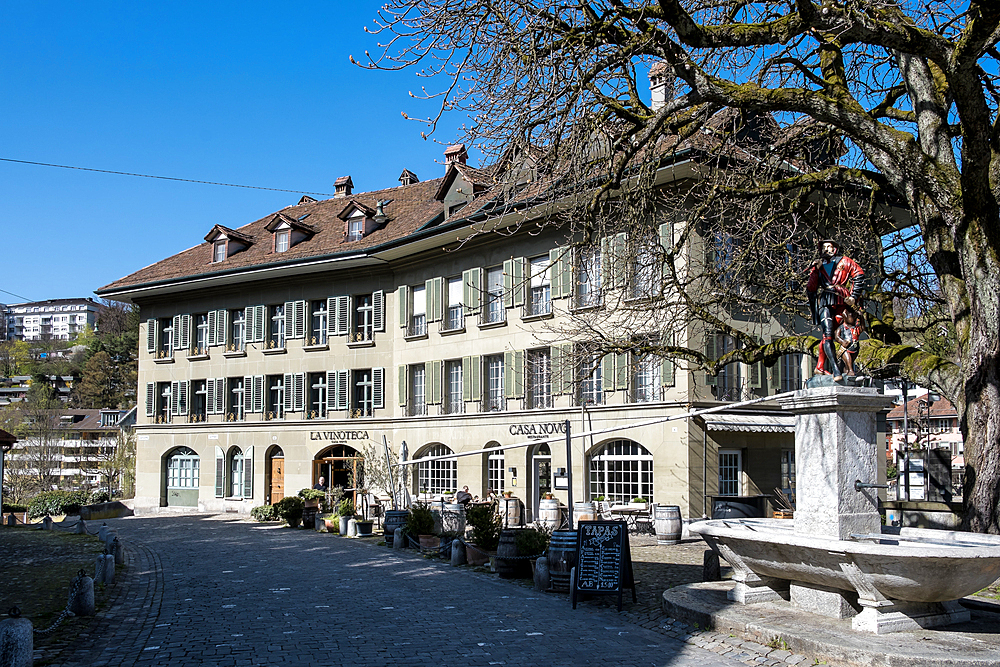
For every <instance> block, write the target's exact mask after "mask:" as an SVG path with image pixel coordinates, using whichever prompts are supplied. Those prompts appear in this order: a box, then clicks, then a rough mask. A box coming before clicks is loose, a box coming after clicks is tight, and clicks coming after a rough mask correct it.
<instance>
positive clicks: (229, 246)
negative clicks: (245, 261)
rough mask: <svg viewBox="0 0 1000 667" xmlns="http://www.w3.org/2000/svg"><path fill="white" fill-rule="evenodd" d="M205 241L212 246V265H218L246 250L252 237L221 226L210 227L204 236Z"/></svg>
mask: <svg viewBox="0 0 1000 667" xmlns="http://www.w3.org/2000/svg"><path fill="white" fill-rule="evenodd" d="M205 240H206V241H208V242H209V243H210V244H211V245H212V263H213V264H218V263H219V262H221V261H223V260H225V259H226V258H227V257H229V256H230V255H235V254H236V253H238V252H240V251H241V250H246V249H247V248H249V247H250V246H251V245H253V242H254V238H253V237H252V236H249V235H247V234H242V233H240V232H238V231H236V230H234V229H229V228H228V227H223V226H222V225H215V226H214V227H212V231H210V232H209V233H208V234H207V235H205Z"/></svg>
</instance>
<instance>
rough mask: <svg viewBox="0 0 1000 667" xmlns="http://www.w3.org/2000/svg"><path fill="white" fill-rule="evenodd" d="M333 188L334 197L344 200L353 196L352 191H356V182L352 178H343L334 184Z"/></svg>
mask: <svg viewBox="0 0 1000 667" xmlns="http://www.w3.org/2000/svg"><path fill="white" fill-rule="evenodd" d="M333 187H334V191H333V196H334V197H335V198H337V199H342V198H344V197H350V196H351V191H352V190H353V189H354V182H353V181H352V180H351V177H350V176H341V177H340V178H338V179H337V180H336V181H335V182H334V184H333Z"/></svg>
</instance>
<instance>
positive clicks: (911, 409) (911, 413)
mask: <svg viewBox="0 0 1000 667" xmlns="http://www.w3.org/2000/svg"><path fill="white" fill-rule="evenodd" d="M925 400H927V396H926V395H924V396H920V397H918V398H914V399H912V400H910V401H907V403H906V414H907V417H908V418H909V419H916V418H917V417H918V415H919V416H923V415H922V414H921V413H920V405H919V404H920V401H925ZM945 417H958V410H956V409H955V406H954V405H952V404H951V401H949V400H948V399H947V398H945V397H943V396H942V397H941V398H939V399H938V400H936V401H934V402H933V403H931V409H930V418H931V419H943V418H945ZM885 418H886V419H887V420H889V421H895V420H902V419H903V406H902V405H897V406H896V407H894V408H893V409H892V410H890V411H889V414H888V415H886V417H885Z"/></svg>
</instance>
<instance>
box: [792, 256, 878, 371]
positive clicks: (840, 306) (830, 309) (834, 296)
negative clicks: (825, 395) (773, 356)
mask: <svg viewBox="0 0 1000 667" xmlns="http://www.w3.org/2000/svg"><path fill="white" fill-rule="evenodd" d="M818 249H819V253H820V256H819V258H818V259H816V260H814V261H813V263H812V266H811V268H810V270H809V281H808V282H807V283H806V292H807V293H808V295H809V310H810V311H811V312H812V319H813V324H818V325H819V326H820V328H821V330H822V334H823V336H822V339H821V341H820V345H819V361H818V362H817V364H816V374H817V375H820V374H824V375H833V376H834V377H833V379H834V381H835V382H840V381H841V380H843V379H844V378H843V374H842V373H841V371H840V367H839V365H838V364H837V355H836V353H835V351H834V347H833V333H834V330H835V329H836V327H837V318H838V316H841V315H842V314H843V312H844V309H845V308H853V309H854V310H856V311H858V312H860V309H861V304H860V301H861V297H862V295H863V294H864V291H865V272H864V271H863V270H862V269H861V267H860V266H859V265H858V263H857V262H855V261H854V260H853V259H851V258H850V257H846V256H844V255H842V254H841V252H840V243H838V242H837V241H835V240H834V239H823V240H822V241H820V242H819V247H818Z"/></svg>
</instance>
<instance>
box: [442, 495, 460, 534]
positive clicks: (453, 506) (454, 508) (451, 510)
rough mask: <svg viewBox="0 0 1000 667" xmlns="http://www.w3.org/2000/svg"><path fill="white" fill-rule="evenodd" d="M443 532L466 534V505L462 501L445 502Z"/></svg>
mask: <svg viewBox="0 0 1000 667" xmlns="http://www.w3.org/2000/svg"><path fill="white" fill-rule="evenodd" d="M441 528H442V530H441V532H443V533H457V534H458V535H460V536H461V535H464V534H465V505H463V504H462V503H445V505H444V512H443V513H442V515H441Z"/></svg>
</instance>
